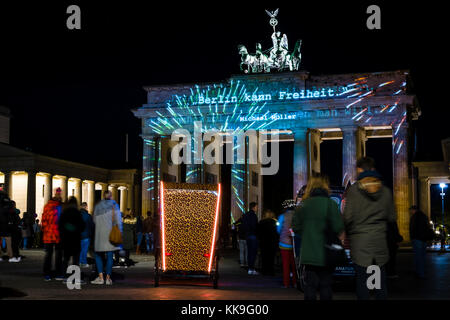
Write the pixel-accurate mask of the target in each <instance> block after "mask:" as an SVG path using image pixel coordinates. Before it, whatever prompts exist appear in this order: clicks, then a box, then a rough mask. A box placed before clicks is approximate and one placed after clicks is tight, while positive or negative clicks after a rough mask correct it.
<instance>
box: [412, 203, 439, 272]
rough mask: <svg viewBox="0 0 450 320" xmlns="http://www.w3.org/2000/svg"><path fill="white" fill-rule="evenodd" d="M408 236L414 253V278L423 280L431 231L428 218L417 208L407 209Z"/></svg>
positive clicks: (431, 237) (431, 235) (431, 236)
mask: <svg viewBox="0 0 450 320" xmlns="http://www.w3.org/2000/svg"><path fill="white" fill-rule="evenodd" d="M409 212H410V214H411V219H410V220H409V235H410V238H411V242H412V245H413V251H414V266H415V272H416V276H417V277H418V278H420V279H424V278H425V259H426V254H427V241H430V240H432V239H433V230H432V229H431V228H430V223H429V221H428V217H427V216H426V215H425V213H423V212H422V211H420V210H419V208H418V207H417V206H412V207H411V208H409Z"/></svg>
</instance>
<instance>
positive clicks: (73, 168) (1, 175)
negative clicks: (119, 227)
mask: <svg viewBox="0 0 450 320" xmlns="http://www.w3.org/2000/svg"><path fill="white" fill-rule="evenodd" d="M140 180H141V179H140V172H139V171H138V170H136V169H121V170H108V169H103V168H98V167H94V166H89V165H85V164H81V163H76V162H71V161H66V160H61V159H56V158H52V157H47V156H43V155H39V154H36V153H33V152H28V151H24V150H21V149H18V148H15V147H13V146H11V145H8V144H7V143H3V142H0V183H2V184H4V186H5V191H6V192H7V193H8V194H9V197H10V198H11V199H13V200H14V201H15V202H16V206H17V208H18V209H19V210H20V211H21V213H23V212H31V213H36V214H37V215H38V219H40V218H41V215H42V212H43V208H44V205H45V204H46V203H47V201H48V200H49V199H50V198H51V197H52V196H53V195H54V194H55V191H56V189H57V188H61V190H62V198H63V201H66V200H67V199H68V198H69V197H70V196H75V197H76V198H77V200H78V201H79V202H86V203H87V204H88V211H89V212H90V213H93V210H94V206H95V204H96V203H97V202H98V201H99V200H101V198H102V194H103V192H104V191H105V190H110V191H112V194H113V198H114V200H116V201H117V203H119V205H120V210H121V211H122V212H123V213H125V212H127V209H131V210H132V213H134V214H135V213H137V212H140V209H141V206H140V204H141V190H140V187H141V186H140Z"/></svg>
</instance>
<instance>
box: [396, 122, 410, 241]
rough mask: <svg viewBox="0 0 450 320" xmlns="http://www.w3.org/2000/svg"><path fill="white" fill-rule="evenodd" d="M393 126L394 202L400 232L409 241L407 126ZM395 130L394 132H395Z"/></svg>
mask: <svg viewBox="0 0 450 320" xmlns="http://www.w3.org/2000/svg"><path fill="white" fill-rule="evenodd" d="M397 126H398V124H397V125H396V126H395V127H394V128H393V131H394V135H393V137H392V139H393V150H392V152H393V156H392V159H393V171H394V203H395V209H396V213H397V223H398V228H399V231H400V234H401V235H402V236H403V238H404V240H405V241H409V239H410V238H409V210H408V209H409V206H410V204H409V200H410V197H409V192H410V185H409V178H408V148H407V146H408V128H407V126H406V124H405V123H404V124H403V125H402V126H401V127H400V129H398V130H397ZM395 132H396V133H395Z"/></svg>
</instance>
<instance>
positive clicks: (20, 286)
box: [0, 249, 450, 300]
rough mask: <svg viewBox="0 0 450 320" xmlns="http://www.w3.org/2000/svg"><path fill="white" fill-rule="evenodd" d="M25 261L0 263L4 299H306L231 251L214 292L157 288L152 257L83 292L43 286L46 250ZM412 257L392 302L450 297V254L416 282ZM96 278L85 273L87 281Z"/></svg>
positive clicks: (346, 292)
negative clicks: (249, 269)
mask: <svg viewBox="0 0 450 320" xmlns="http://www.w3.org/2000/svg"><path fill="white" fill-rule="evenodd" d="M21 253H22V255H24V256H25V259H23V260H22V262H20V263H9V262H7V261H3V262H0V282H1V284H0V286H1V287H2V288H1V289H0V298H5V299H69V300H70V299H77V300H79V299H102V300H103V299H107V300H109V299H111V300H130V299H163V300H165V299H168V300H173V299H188V300H190V299H192V300H197V299H214V300H216V299H227V300H228V299H232V300H234V299H252V300H272V299H273V300H276V299H288V300H292V299H294V300H299V299H303V294H302V293H301V292H300V291H298V290H296V289H294V288H289V289H285V288H282V285H281V274H280V272H278V273H277V276H275V277H269V276H262V275H257V276H250V275H247V273H246V271H245V270H244V269H241V268H240V267H239V264H238V262H237V253H235V252H229V253H228V254H225V256H224V258H222V259H221V264H220V275H221V278H220V286H219V289H213V288H212V286H211V282H208V281H205V280H202V279H197V280H192V279H189V280H184V279H178V280H175V279H163V280H162V281H161V286H160V287H158V288H155V287H154V286H153V261H154V260H153V257H152V256H146V255H144V256H136V255H131V258H132V259H133V260H134V261H135V262H136V264H135V265H134V266H131V267H129V268H126V269H125V268H120V269H113V279H114V285H113V286H104V285H100V286H98V285H92V284H85V285H82V288H81V290H69V289H67V287H66V285H65V284H63V283H61V282H60V281H55V280H52V281H50V282H44V280H43V278H42V261H43V257H44V253H43V251H42V250H38V249H34V250H27V251H22V252H21ZM412 258H413V257H412V253H411V252H410V251H404V252H400V253H399V255H398V271H399V275H400V278H399V279H397V280H390V281H389V287H388V290H389V298H390V299H449V298H450V253H444V254H439V253H436V252H433V253H429V254H428V255H427V267H428V270H427V272H428V278H427V280H416V279H415V278H414V277H413V274H412V272H411V267H412ZM94 276H95V275H94V274H92V273H91V272H90V269H89V268H88V269H83V278H84V279H85V280H88V278H89V277H94ZM353 288H354V286H353V284H352V283H337V284H336V285H335V286H334V293H335V295H334V298H335V299H342V300H352V299H355V295H354V290H353Z"/></svg>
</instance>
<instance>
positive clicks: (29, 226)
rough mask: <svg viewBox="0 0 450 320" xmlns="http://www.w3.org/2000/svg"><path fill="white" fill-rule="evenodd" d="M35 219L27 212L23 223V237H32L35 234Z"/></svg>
mask: <svg viewBox="0 0 450 320" xmlns="http://www.w3.org/2000/svg"><path fill="white" fill-rule="evenodd" d="M33 224H34V217H33V215H32V214H31V213H28V212H25V213H24V214H23V218H22V221H21V227H22V237H23V238H28V237H31V234H32V232H33Z"/></svg>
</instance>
